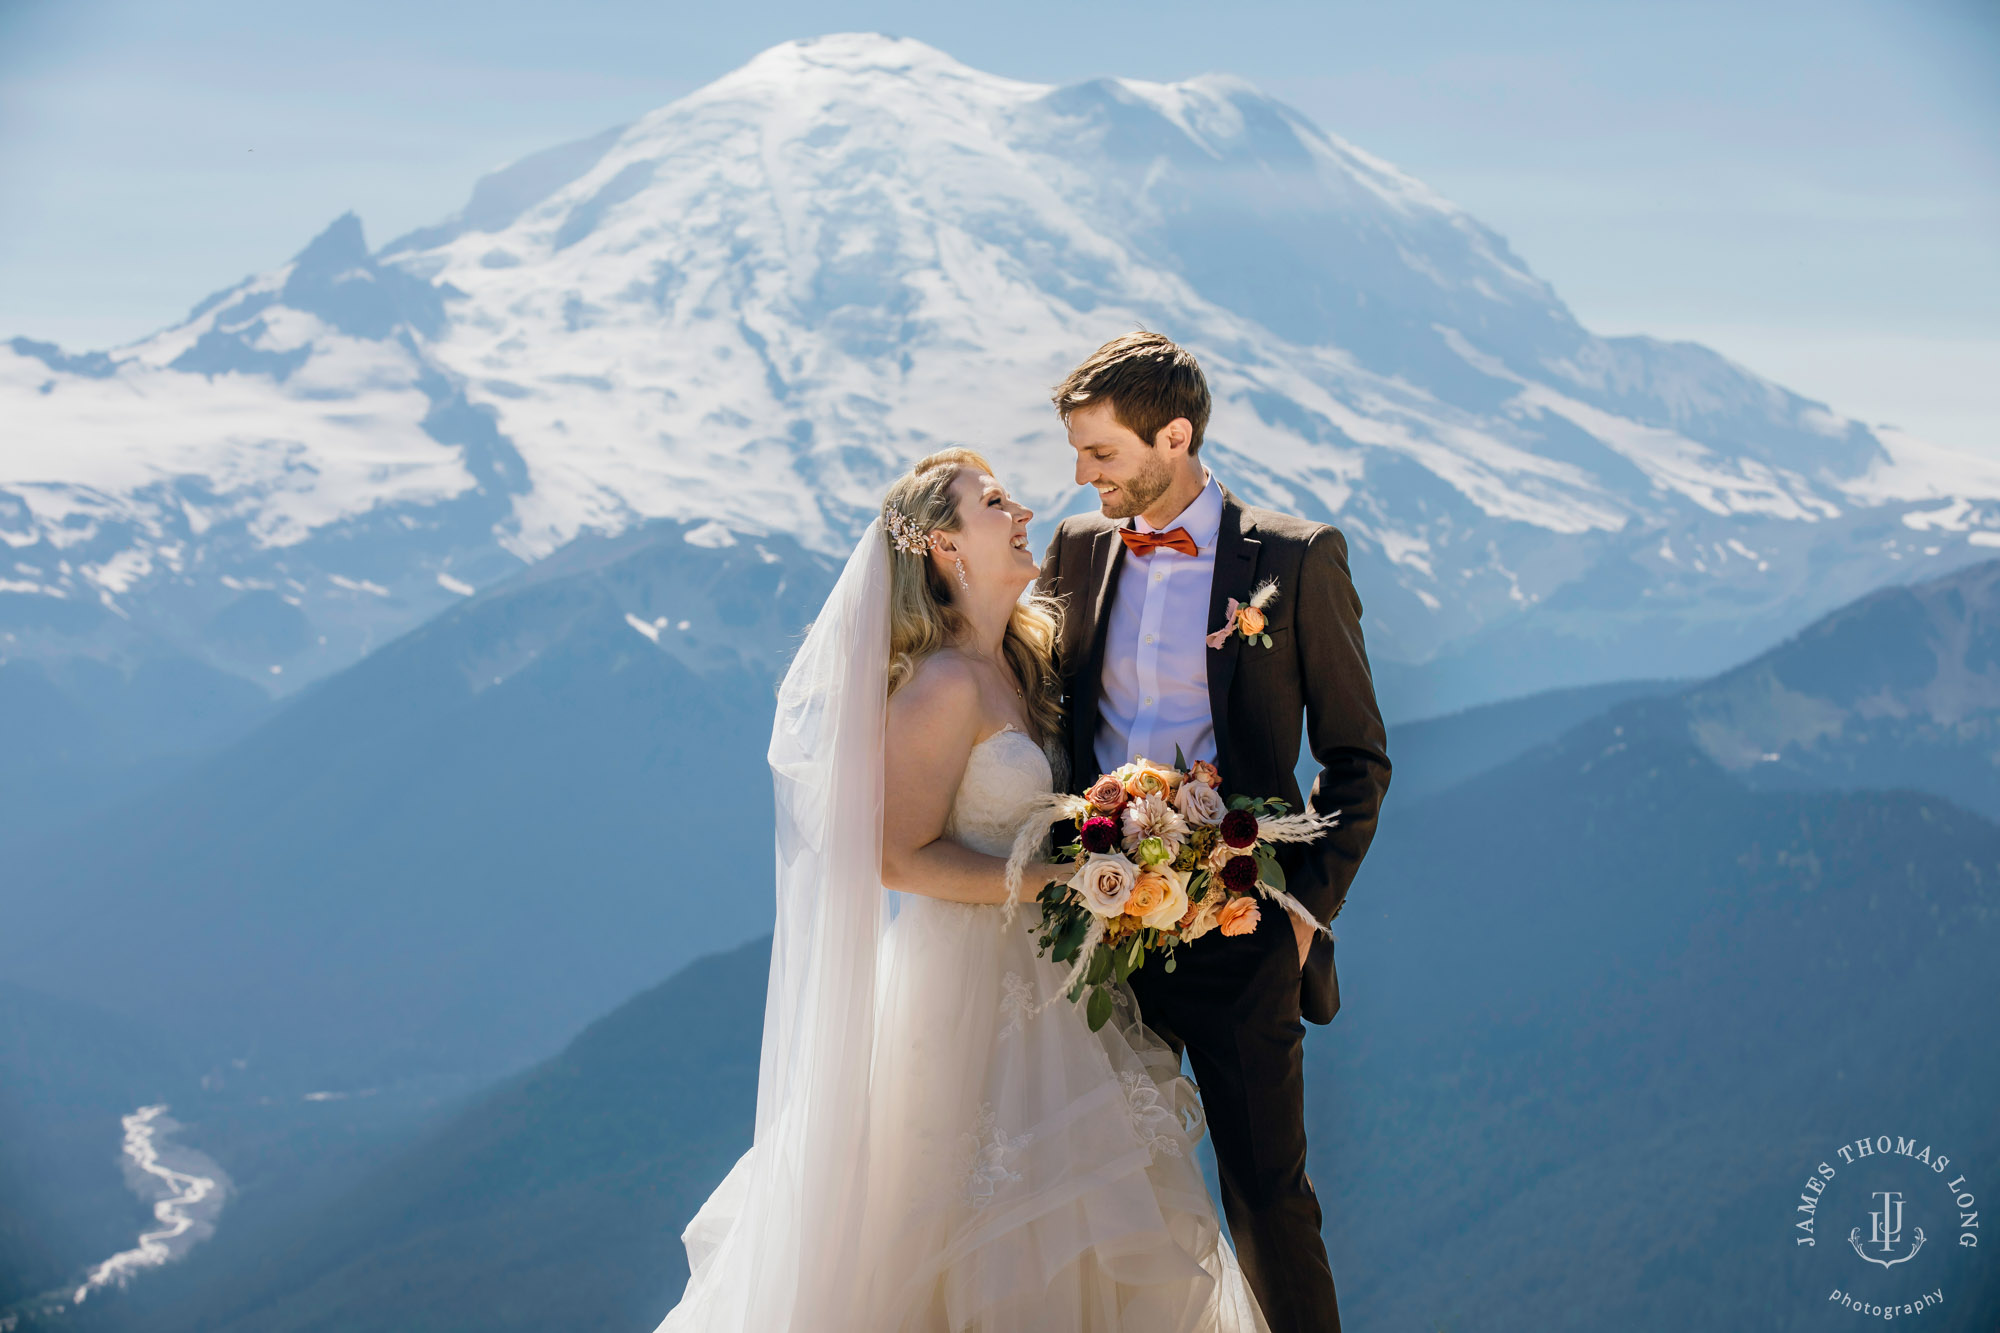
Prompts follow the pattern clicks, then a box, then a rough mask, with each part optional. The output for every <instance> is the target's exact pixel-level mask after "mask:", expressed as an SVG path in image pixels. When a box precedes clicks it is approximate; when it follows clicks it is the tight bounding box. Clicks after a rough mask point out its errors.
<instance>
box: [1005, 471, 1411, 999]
mask: <svg viewBox="0 0 2000 1333" xmlns="http://www.w3.org/2000/svg"><path fill="white" fill-rule="evenodd" d="M1122 526H1124V525H1123V524H1120V523H1116V522H1113V521H1112V520H1110V519H1107V518H1104V517H1103V516H1102V515H1099V514H1087V515H1078V516H1075V517H1072V518H1066V519H1064V520H1063V521H1062V523H1061V524H1059V525H1058V526H1057V528H1056V533H1055V537H1054V538H1053V539H1052V540H1051V541H1050V543H1049V548H1048V551H1047V553H1046V555H1045V556H1044V557H1043V560H1042V572H1041V577H1040V579H1039V580H1038V581H1037V585H1036V586H1037V590H1038V591H1040V592H1043V593H1046V594H1047V595H1049V596H1051V597H1054V598H1055V599H1056V600H1057V601H1059V602H1060V603H1061V604H1062V606H1063V627H1062V638H1061V640H1060V643H1059V648H1058V653H1059V656H1060V659H1061V669H1062V675H1063V694H1064V703H1065V707H1066V709H1067V717H1066V724H1065V725H1066V727H1067V731H1068V736H1067V741H1068V746H1067V748H1068V755H1069V782H1070V786H1071V789H1072V790H1077V791H1080V790H1082V788H1083V787H1084V786H1085V785H1087V784H1088V783H1089V782H1090V781H1092V780H1093V779H1094V778H1095V777H1096V776H1097V761H1096V758H1095V756H1094V754H1093V749H1094V746H1095V743H1096V738H1097V723H1098V697H1099V679H1100V676H1101V673H1102V669H1103V665H1104V652H1105V639H1106V637H1107V631H1108V626H1109V616H1108V611H1109V608H1110V606H1111V598H1112V594H1113V593H1114V592H1115V591H1116V589H1117V586H1118V577H1119V574H1120V572H1121V571H1122V570H1123V568H1124V566H1125V563H1126V559H1125V543H1124V542H1123V541H1121V540H1119V538H1118V529H1119V528H1120V527H1122ZM1267 578H1275V579H1277V580H1278V596H1277V599H1276V600H1275V601H1274V602H1272V603H1271V605H1270V607H1269V608H1268V609H1267V612H1266V615H1267V617H1268V621H1267V624H1266V626H1265V631H1264V632H1265V633H1266V634H1268V635H1270V637H1271V646H1270V647H1269V648H1265V647H1263V646H1262V645H1261V644H1250V643H1246V642H1245V640H1244V639H1243V637H1242V636H1241V635H1231V636H1230V637H1229V639H1228V640H1227V642H1225V643H1224V644H1223V646H1222V647H1221V648H1211V649H1209V650H1208V699H1209V710H1210V713H1211V715H1212V716H1213V718H1214V722H1215V743H1216V766H1217V767H1218V768H1219V769H1221V771H1222V784H1223V789H1224V790H1225V791H1226V792H1229V793H1231V794H1234V793H1237V792H1242V793H1245V794H1247V795H1252V796H1281V797H1283V798H1284V799H1285V800H1287V801H1290V802H1291V803H1292V806H1293V808H1294V809H1297V808H1299V806H1300V799H1299V788H1298V779H1297V775H1296V771H1295V770H1296V766H1297V761H1298V756H1299V752H1300V750H1299V746H1300V740H1301V723H1302V722H1303V735H1304V738H1305V739H1306V740H1307V741H1308V742H1309V743H1310V746H1311V749H1312V756H1313V759H1314V760H1315V761H1316V762H1317V763H1318V764H1319V767H1320V771H1319V776H1318V777H1317V778H1316V779H1314V781H1313V785H1312V795H1311V801H1312V806H1313V808H1314V809H1315V810H1319V811H1322V812H1324V811H1331V810H1338V811H1340V823H1339V825H1338V826H1337V827H1336V828H1334V829H1333V830H1332V831H1331V832H1329V833H1327V834H1325V835H1323V836H1322V837H1321V838H1320V839H1319V840H1318V841H1316V842H1312V843H1308V844H1305V845H1304V846H1303V847H1299V846H1294V847H1291V848H1288V849H1286V850H1287V852H1288V853H1289V854H1288V855H1286V856H1284V857H1282V858H1281V861H1280V864H1281V865H1283V867H1284V869H1285V873H1286V878H1287V888H1289V889H1290V891H1291V892H1292V894H1293V895H1294V896H1295V897H1297V898H1298V900H1299V901H1300V902H1301V903H1303V904H1305V906H1306V908H1307V910H1309V911H1311V912H1312V913H1313V914H1314V915H1315V916H1317V917H1318V918H1319V919H1320V920H1321V921H1322V922H1325V921H1331V920H1332V919H1333V918H1334V917H1335V916H1336V915H1338V914H1339V912H1340V909H1341V906H1342V904H1343V903H1345V901H1346V899H1347V890H1348V887H1349V886H1350V885H1351V884H1352V883H1353V881H1354V874H1355V871H1357V870H1358V869H1360V866H1361V858H1362V857H1363V856H1364V855H1366V854H1367V851H1368V844H1369V843H1370V842H1371V841H1373V839H1374V837H1375V821H1376V816H1377V813H1378V812H1379V810H1380V809H1381V805H1382V797H1383V796H1384V794H1385V793H1387V791H1388V790H1389V755H1388V751H1387V737H1386V735H1385V733H1384V730H1383V726H1382V715H1381V712H1380V711H1379V710H1378V709H1377V707H1376V704H1375V686H1374V679H1373V677H1372V676H1371V674H1370V673H1369V669H1368V653H1367V650H1366V647H1365V646H1364V644H1363V642H1362V637H1361V598H1360V597H1359V596H1358V595H1357V594H1356V593H1355V591H1354V582H1353V579H1352V578H1351V577H1349V574H1348V569H1347V539H1346V538H1345V537H1343V536H1342V535H1341V533H1340V530H1339V529H1338V528H1333V527H1329V526H1327V525H1326V524H1324V523H1311V522H1308V521H1306V520H1305V519H1302V518H1294V517H1293V516H1291V515H1289V514H1280V513H1275V512H1273V511H1271V510H1268V509H1252V508H1247V507H1245V506H1244V505H1243V503H1242V502H1241V501H1239V500H1238V499H1237V498H1236V497H1235V496H1234V495H1232V494H1230V493H1229V490H1228V488H1226V487H1225V488H1223V492H1222V528H1221V531H1220V533H1219V535H1218V536H1217V539H1216V552H1215V576H1214V583H1213V585H1212V587H1211V589H1210V592H1209V615H1208V621H1207V628H1208V629H1211V630H1212V629H1214V628H1216V627H1217V626H1219V625H1221V623H1222V619H1223V613H1224V611H1225V610H1226V609H1227V603H1228V600H1229V599H1230V598H1231V597H1234V598H1236V599H1237V600H1238V601H1239V602H1241V601H1247V600H1248V599H1249V596H1250V592H1251V590H1252V589H1253V588H1255V587H1256V586H1257V585H1258V584H1259V583H1261V582H1263V581H1264V580H1265V579H1267ZM1149 757H1157V758H1160V759H1162V760H1163V761H1166V762H1171V759H1172V756H1149ZM1282 935H1283V938H1284V939H1285V940H1286V941H1287V942H1288V941H1289V938H1290V932H1283V933H1282ZM1333 955H1334V949H1333V942H1332V941H1331V940H1328V939H1327V938H1325V937H1324V936H1322V937H1320V938H1319V939H1318V940H1317V941H1316V942H1315V943H1314V944H1313V946H1312V952H1311V953H1310V954H1309V955H1308V957H1307V959H1306V965H1305V968H1304V970H1303V972H1302V974H1301V979H1300V987H1301V990H1300V1013H1301V1015H1302V1016H1303V1017H1304V1018H1306V1019H1307V1020H1308V1021H1309V1022H1314V1023H1328V1022H1331V1021H1332V1020H1333V1016H1334V1014H1335V1012H1336V1011H1338V1009H1339V1008H1340V982H1339V977H1338V975H1337V973H1336V972H1335V969H1334V958H1333Z"/></svg>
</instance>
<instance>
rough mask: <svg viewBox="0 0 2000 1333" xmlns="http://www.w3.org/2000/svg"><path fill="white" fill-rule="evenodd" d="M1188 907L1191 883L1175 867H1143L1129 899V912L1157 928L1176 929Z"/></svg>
mask: <svg viewBox="0 0 2000 1333" xmlns="http://www.w3.org/2000/svg"><path fill="white" fill-rule="evenodd" d="M1187 909H1188V896H1187V884H1186V881H1184V880H1183V879H1182V878H1181V877H1180V876H1179V875H1177V874H1175V873H1174V872H1173V871H1171V870H1142V871H1140V872H1139V880H1138V882H1137V883H1136V884H1134V885H1133V886H1132V896H1131V897H1129V898H1127V899H1126V900H1125V915H1126V916H1129V917H1133V918H1136V919H1137V920H1138V922H1139V924H1140V925H1142V926H1151V927H1152V928H1153V929H1154V930H1172V929H1173V928H1174V927H1175V926H1176V925H1178V924H1179V922H1180V919H1181V917H1182V915H1183V914H1185V913H1186V912H1187Z"/></svg>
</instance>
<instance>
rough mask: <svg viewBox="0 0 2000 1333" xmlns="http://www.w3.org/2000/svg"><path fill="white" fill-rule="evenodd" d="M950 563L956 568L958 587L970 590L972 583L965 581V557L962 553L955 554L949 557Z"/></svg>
mask: <svg viewBox="0 0 2000 1333" xmlns="http://www.w3.org/2000/svg"><path fill="white" fill-rule="evenodd" d="M951 563H952V565H953V566H954V567H955V568H956V569H957V570H958V586H959V588H960V589H961V590H963V591H966V592H970V591H971V590H972V585H971V584H970V583H967V582H966V581H965V557H964V556H962V555H955V556H953V557H952V558H951Z"/></svg>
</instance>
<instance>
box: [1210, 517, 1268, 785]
mask: <svg viewBox="0 0 2000 1333" xmlns="http://www.w3.org/2000/svg"><path fill="white" fill-rule="evenodd" d="M1218 484H1219V483H1218ZM1262 549H1263V543H1262V542H1260V541H1258V540H1257V539H1256V538H1254V537H1246V536H1244V535H1243V506H1242V504H1241V503H1239V502H1238V501H1237V499H1236V497H1235V496H1234V495H1231V494H1230V493H1229V488H1228V487H1226V486H1225V487H1223V488H1222V527H1221V528H1220V529H1219V530H1218V532H1217V534H1216V538H1215V575H1214V578H1213V581H1212V582H1211V583H1210V584H1209V590H1208V621H1207V623H1206V624H1205V625H1203V626H1202V632H1203V633H1207V632H1209V631H1210V630H1214V629H1217V628H1219V627H1220V626H1221V624H1222V619H1223V616H1224V614H1225V613H1226V612H1227V611H1228V610H1229V599H1230V598H1232V597H1234V598H1235V599H1236V600H1237V601H1238V602H1239V603H1240V602H1244V601H1247V600H1248V599H1249V597H1250V589H1251V588H1252V587H1253V586H1254V585H1255V582H1256V577H1257V557H1258V555H1259V553H1260V552H1261V550H1262ZM1242 653H1243V636H1242V635H1240V634H1232V635H1230V636H1229V637H1228V638H1227V639H1225V640H1223V643H1222V646H1221V647H1220V648H1211V649H1209V650H1208V714H1209V718H1210V720H1211V721H1212V723H1213V724H1214V727H1215V757H1216V762H1217V764H1218V766H1220V767H1221V769H1222V771H1223V772H1224V773H1228V772H1230V771H1231V768H1232V766H1233V764H1234V755H1233V754H1232V753H1231V751H1230V748H1229V745H1230V733H1229V685H1230V682H1231V681H1232V680H1234V679H1235V677H1236V659H1237V658H1238V657H1240V656H1242Z"/></svg>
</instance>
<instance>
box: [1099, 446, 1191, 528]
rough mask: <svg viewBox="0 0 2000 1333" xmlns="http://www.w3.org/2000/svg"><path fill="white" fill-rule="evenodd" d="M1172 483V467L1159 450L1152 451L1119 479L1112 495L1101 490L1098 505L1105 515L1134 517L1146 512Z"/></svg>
mask: <svg viewBox="0 0 2000 1333" xmlns="http://www.w3.org/2000/svg"><path fill="white" fill-rule="evenodd" d="M1173 484H1174V474H1173V470H1172V469H1170V468H1169V467H1168V466H1167V465H1166V463H1165V462H1163V461H1162V460H1161V458H1160V456H1159V454H1158V453H1157V452H1152V451H1149V452H1148V453H1147V454H1146V462H1145V464H1144V465H1143V466H1141V467H1140V469H1139V470H1138V471H1137V472H1134V473H1133V474H1132V475H1131V476H1129V477H1127V478H1125V479H1124V480H1123V481H1121V482H1119V483H1118V489H1117V490H1116V491H1114V492H1113V493H1112V494H1110V495H1106V494H1105V493H1104V492H1102V491H1099V492H1098V493H1097V503H1098V507H1099V508H1100V509H1101V510H1102V511H1103V513H1104V516H1105V517H1106V518H1131V517H1133V516H1134V515H1137V514H1143V513H1145V512H1146V510H1148V509H1149V508H1151V507H1152V504H1153V501H1155V500H1157V499H1159V498H1160V497H1161V496H1162V495H1165V494H1166V493H1167V488H1168V487H1169V486H1171V485H1173Z"/></svg>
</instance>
